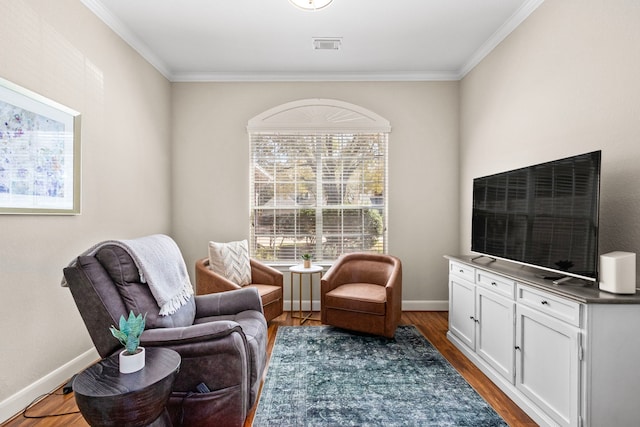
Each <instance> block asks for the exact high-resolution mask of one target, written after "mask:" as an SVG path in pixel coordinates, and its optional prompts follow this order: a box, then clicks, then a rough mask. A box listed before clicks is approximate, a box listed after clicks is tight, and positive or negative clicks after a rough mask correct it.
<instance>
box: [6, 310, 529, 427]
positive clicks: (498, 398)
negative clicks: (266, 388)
mask: <svg viewBox="0 0 640 427" xmlns="http://www.w3.org/2000/svg"><path fill="white" fill-rule="evenodd" d="M320 324H321V323H320V322H318V321H313V320H307V321H306V322H305V323H304V325H305V326H314V325H315V326H317V325H320ZM402 324H405V325H415V326H416V327H417V328H418V329H419V330H420V332H421V333H422V334H423V335H424V336H425V337H426V338H427V339H428V340H429V341H430V342H431V344H433V346H434V347H436V348H437V349H438V351H439V352H440V353H441V354H442V355H443V356H444V357H445V358H446V359H447V360H448V361H449V363H451V365H452V366H453V367H454V368H455V369H456V370H457V371H458V372H460V374H461V375H462V376H463V377H464V378H465V379H466V380H467V382H468V383H469V384H470V385H471V386H472V387H473V388H474V389H475V390H476V391H477V392H478V393H479V394H480V395H481V396H482V397H483V398H484V399H485V400H486V401H487V402H488V403H489V404H490V405H491V406H492V407H493V408H494V409H495V410H496V412H497V413H498V414H500V416H501V417H502V418H504V420H505V421H506V422H507V423H508V424H509V425H510V426H514V427H516V426H526V427H529V426H536V425H537V424H536V423H535V422H534V421H533V420H531V418H529V417H528V416H527V414H525V413H524V412H523V411H522V410H521V409H520V408H519V407H518V406H517V405H516V404H515V403H513V401H512V400H511V399H509V398H508V397H507V396H506V395H505V394H504V393H503V392H502V391H500V389H499V388H498V387H496V386H495V385H494V384H493V383H492V382H491V381H490V380H489V379H488V378H487V377H486V376H485V375H484V374H483V373H482V372H481V371H480V370H479V369H478V368H476V367H475V366H474V365H473V364H472V363H471V362H470V361H469V359H467V358H466V357H465V356H464V355H463V354H462V353H461V352H460V351H459V350H458V349H457V348H456V347H455V346H454V345H453V344H451V343H450V342H449V340H448V339H447V337H446V333H447V330H448V326H449V325H448V313H447V312H442V311H420V312H403V313H402ZM299 325H300V320H299V319H294V318H292V317H291V314H290V313H288V312H285V313H284V314H282V315H281V316H279V317H277V318H275V319H273V320H272V321H271V322H270V323H269V331H268V340H269V342H268V344H267V353H268V356H269V358H270V357H271V353H272V351H273V345H274V343H275V338H276V333H277V331H278V327H280V326H299ZM265 375H266V373H265ZM255 409H256V408H255V407H254V408H253V410H252V411H251V413H250V414H249V416H248V417H247V420H246V421H245V427H251V424H252V422H253V417H254V415H255ZM74 410H77V406H76V404H75V399H74V398H73V393H70V394H68V395H66V396H63V395H62V385H61V386H60V388H59V389H58V390H56V392H55V394H53V395H51V396H48V397H46V398H45V399H43V400H42V401H40V402H38V404H37V405H35V406H34V407H33V408H32V409H31V410H29V412H28V413H29V414H31V415H38V414H48V413H59V412H69V411H74ZM87 425H88V424H87V423H86V422H85V421H84V419H83V418H82V416H81V415H80V414H75V415H65V416H61V417H51V418H43V419H25V418H23V417H22V415H17V416H16V417H14V418H13V419H11V420H9V421H7V422H5V423H4V424H2V427H30V426H38V427H63V426H64V427H66V426H70V427H86V426H87Z"/></svg>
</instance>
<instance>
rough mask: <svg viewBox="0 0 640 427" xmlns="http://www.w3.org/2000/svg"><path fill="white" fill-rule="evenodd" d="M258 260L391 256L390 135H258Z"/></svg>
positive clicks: (254, 216) (254, 139)
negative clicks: (360, 254)
mask: <svg viewBox="0 0 640 427" xmlns="http://www.w3.org/2000/svg"><path fill="white" fill-rule="evenodd" d="M250 144H251V148H250V153H251V168H250V169H251V171H250V172H251V178H250V183H251V184H250V185H251V190H250V194H251V201H250V208H251V233H250V236H251V238H250V250H251V256H252V257H254V258H256V259H260V260H263V261H272V262H283V263H284V262H290V261H299V260H300V256H301V255H302V254H305V253H309V254H311V255H312V256H313V259H314V261H315V262H322V261H327V262H328V261H333V260H335V259H336V258H337V257H338V256H339V255H341V254H343V253H348V252H360V251H367V252H376V253H384V252H386V249H387V248H386V245H387V195H388V191H387V145H388V134H387V133H275V132H274V133H269V132H266V133H265V132H256V133H251V134H250Z"/></svg>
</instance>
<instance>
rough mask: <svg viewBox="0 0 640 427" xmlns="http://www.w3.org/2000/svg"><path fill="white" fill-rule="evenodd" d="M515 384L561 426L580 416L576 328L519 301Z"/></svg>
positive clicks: (572, 422)
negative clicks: (520, 303)
mask: <svg viewBox="0 0 640 427" xmlns="http://www.w3.org/2000/svg"><path fill="white" fill-rule="evenodd" d="M516 311H517V314H516V316H517V319H516V320H517V321H516V346H517V347H516V387H517V388H518V389H519V390H520V391H522V393H524V394H525V395H526V396H527V397H529V398H530V399H531V400H532V401H533V402H535V403H536V404H537V405H538V406H539V407H540V408H542V409H543V410H544V411H545V412H546V413H547V414H548V415H549V416H550V417H551V418H553V419H554V420H555V421H556V422H557V423H558V424H559V425H561V426H577V425H578V416H579V412H578V411H579V402H580V401H579V386H580V360H579V345H580V341H579V337H580V334H579V330H578V328H576V327H573V326H571V325H569V324H567V323H564V322H562V321H560V320H558V319H555V318H553V317H550V316H547V315H546V314H543V313H541V312H539V311H537V310H533V309H531V308H529V307H524V306H522V305H518V307H517V309H516Z"/></svg>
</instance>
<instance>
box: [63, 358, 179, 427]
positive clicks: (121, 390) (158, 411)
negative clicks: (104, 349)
mask: <svg viewBox="0 0 640 427" xmlns="http://www.w3.org/2000/svg"><path fill="white" fill-rule="evenodd" d="M145 350H146V354H147V355H146V362H145V367H144V368H142V369H141V370H139V371H137V372H133V373H130V374H121V373H120V371H119V369H118V354H117V353H116V354H114V355H112V356H109V357H107V358H105V359H103V360H101V361H99V362H98V363H96V364H95V365H92V366H90V367H88V368H87V369H85V370H84V371H82V372H81V373H80V374H78V376H77V377H76V378H75V380H74V381H73V392H74V395H75V399H76V403H77V404H78V408H79V409H80V413H81V414H82V416H83V417H84V418H85V420H87V422H88V423H89V425H91V426H104V427H107V426H109V427H110V426H113V427H115V426H120V427H124V426H148V425H151V426H154V427H156V426H169V427H170V426H171V420H170V419H169V415H168V413H167V410H166V408H165V405H166V404H167V402H168V401H169V395H170V394H171V388H172V387H173V382H174V380H175V378H176V375H177V374H178V371H179V370H180V361H181V359H180V355H179V354H178V353H176V352H175V351H173V350H171V349H168V348H153V347H152V348H146V349H145Z"/></svg>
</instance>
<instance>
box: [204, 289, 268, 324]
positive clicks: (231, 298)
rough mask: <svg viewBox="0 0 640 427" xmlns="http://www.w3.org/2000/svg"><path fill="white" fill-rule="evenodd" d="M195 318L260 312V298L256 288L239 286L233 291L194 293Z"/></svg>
mask: <svg viewBox="0 0 640 427" xmlns="http://www.w3.org/2000/svg"><path fill="white" fill-rule="evenodd" d="M195 301H196V318H201V317H209V316H223V315H230V314H237V313H240V312H241V311H247V310H255V311H259V312H261V313H262V300H261V299H260V294H259V293H258V290H257V289H256V288H241V289H238V290H237V291H233V292H219V293H215V294H208V295H196V296H195Z"/></svg>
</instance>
